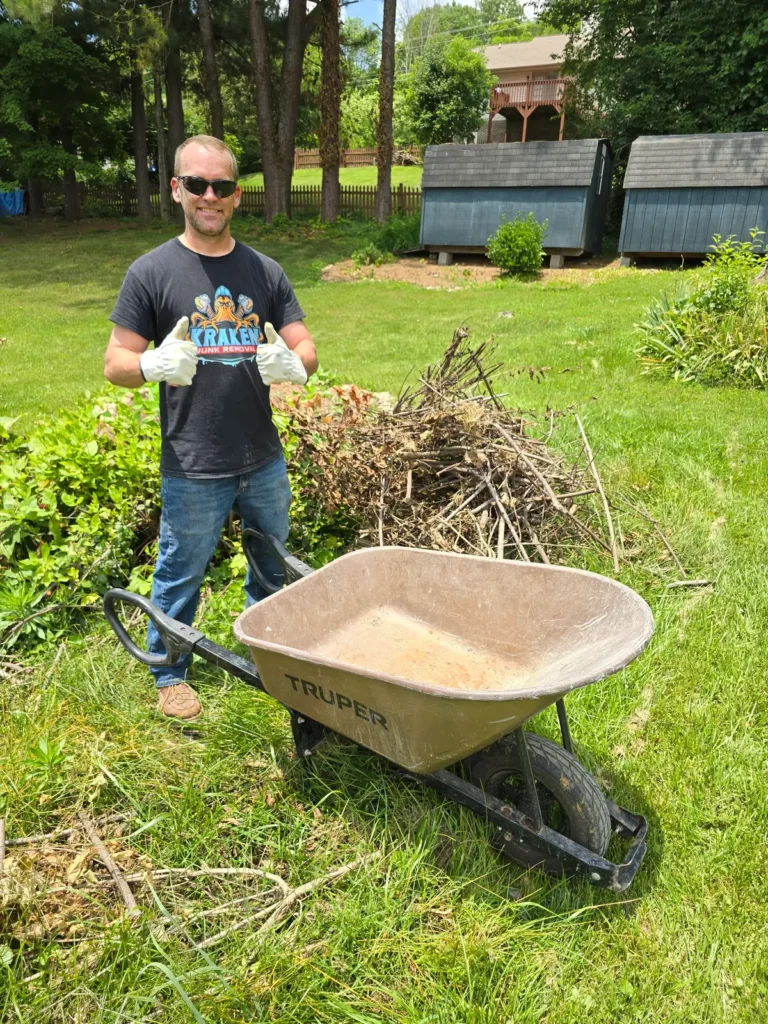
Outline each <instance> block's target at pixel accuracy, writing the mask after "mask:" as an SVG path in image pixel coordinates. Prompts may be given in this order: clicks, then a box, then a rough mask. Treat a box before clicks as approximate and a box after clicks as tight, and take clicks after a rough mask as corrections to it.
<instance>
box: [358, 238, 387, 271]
mask: <svg viewBox="0 0 768 1024" xmlns="http://www.w3.org/2000/svg"><path fill="white" fill-rule="evenodd" d="M393 259H394V257H393V256H392V253H390V252H382V251H381V249H380V248H379V247H378V245H376V243H375V242H369V243H368V244H367V245H364V246H363V247H362V249H357V250H356V251H355V252H353V253H352V261H353V263H354V264H355V266H356V267H371V266H373V267H380V266H381V265H382V263H391V262H392V260H393Z"/></svg>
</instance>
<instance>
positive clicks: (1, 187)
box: [0, 181, 21, 192]
mask: <svg viewBox="0 0 768 1024" xmlns="http://www.w3.org/2000/svg"><path fill="white" fill-rule="evenodd" d="M20 188H21V185H20V184H19V182H18V181H0V192H18V191H19V189H20Z"/></svg>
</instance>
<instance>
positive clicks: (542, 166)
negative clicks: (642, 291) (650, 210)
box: [420, 139, 613, 266]
mask: <svg viewBox="0 0 768 1024" xmlns="http://www.w3.org/2000/svg"><path fill="white" fill-rule="evenodd" d="M612 169H613V158H612V154H611V148H610V146H609V144H608V142H607V141H606V140H605V139H568V140H565V141H562V142H557V141H555V142H526V143H522V142H512V143H497V144H493V143H491V144H490V145H487V144H479V145H478V144H473V145H466V146H461V145H455V144H453V143H449V144H447V145H443V146H427V149H426V152H425V154H424V172H423V175H422V179H421V188H422V201H421V237H420V242H421V245H422V246H423V247H425V248H426V249H428V250H429V251H430V252H438V253H441V254H444V255H443V256H441V258H440V259H441V262H443V263H446V262H447V263H450V262H451V258H450V255H447V254H450V253H456V252H469V253H471V252H477V253H483V252H485V249H486V245H487V242H488V239H489V238H490V236H491V235H493V234H495V232H496V231H497V229H498V227H499V225H500V224H501V223H502V219H503V218H504V217H506V218H507V220H514V218H515V215H516V214H518V213H519V214H521V216H523V217H525V216H527V215H528V214H529V213H533V215H534V217H535V218H536V220H538V221H539V222H541V221H547V231H546V235H545V237H544V250H545V252H547V253H549V254H550V256H552V257H557V259H553V260H552V261H551V262H550V266H562V265H563V259H562V257H564V256H579V255H581V254H582V253H584V252H592V253H596V252H600V247H601V244H602V235H603V224H604V221H605V211H606V206H607V203H608V195H609V193H610V188H611V173H612Z"/></svg>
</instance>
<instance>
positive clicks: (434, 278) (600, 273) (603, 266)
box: [322, 256, 658, 292]
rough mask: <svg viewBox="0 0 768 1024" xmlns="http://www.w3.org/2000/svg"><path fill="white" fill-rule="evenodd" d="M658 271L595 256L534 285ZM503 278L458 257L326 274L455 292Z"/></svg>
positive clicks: (477, 259)
mask: <svg viewBox="0 0 768 1024" xmlns="http://www.w3.org/2000/svg"><path fill="white" fill-rule="evenodd" d="M655 273H658V268H655V267H647V268H642V269H640V268H637V267H631V268H630V267H620V266H619V258H618V256H591V257H584V258H579V259H574V260H569V261H568V262H567V263H566V266H565V268H564V269H563V270H550V269H549V267H544V268H543V269H542V270H540V271H539V273H538V274H537V275H536V276H535V277H531V278H529V279H527V280H525V283H527V284H531V285H539V286H542V285H543V286H548V285H554V286H555V287H557V286H558V285H565V284H580V285H590V284H595V283H596V282H598V281H604V280H606V279H608V278H611V277H619V276H625V275H627V274H655ZM499 277H500V273H499V270H498V267H494V266H492V265H491V264H490V263H489V262H488V260H487V259H485V257H484V256H456V257H455V259H454V262H453V263H452V264H451V266H449V267H440V266H438V265H437V263H436V262H432V261H431V260H429V259H427V258H426V257H414V256H401V257H399V258H398V259H395V260H394V261H393V262H392V263H384V264H382V265H381V266H380V267H356V266H355V264H354V263H353V262H352V260H342V261H341V262H340V263H332V264H330V265H329V266H327V267H325V269H324V270H323V274H322V278H323V280H324V281H405V282H407V283H408V284H415V285H418V286H419V287H420V288H427V289H429V290H435V289H437V290H441V291H449V292H452V291H453V292H455V291H460V290H461V289H462V288H470V287H472V286H473V285H480V284H490V283H491V282H493V281H495V280H497V279H498V278H499Z"/></svg>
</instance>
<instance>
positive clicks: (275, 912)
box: [197, 850, 381, 949]
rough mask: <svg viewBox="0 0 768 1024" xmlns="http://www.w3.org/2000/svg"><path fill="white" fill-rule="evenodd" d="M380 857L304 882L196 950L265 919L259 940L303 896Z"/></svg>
mask: <svg viewBox="0 0 768 1024" xmlns="http://www.w3.org/2000/svg"><path fill="white" fill-rule="evenodd" d="M380 856H381V853H380V852H379V851H378V850H377V851H376V852H374V853H371V854H368V855H367V856H365V857H357V858H356V859H355V860H353V861H352V862H351V863H349V864H345V865H344V866H343V867H340V868H336V870H335V871H329V872H328V874H327V875H321V876H320V878H315V879H313V880H312V881H311V882H305V884H304V885H300V886H298V887H297V888H296V889H291V890H290V892H288V894H287V895H286V896H284V897H283V899H281V900H280V901H279V902H278V903H277V904H273V905H272V906H270V907H265V908H263V909H262V910H259V911H258V912H257V913H256V914H252V915H250V916H249V917H244V918H242V919H241V920H240V921H235V923H234V924H231V925H229V927H228V928H224V929H223V930H222V931H220V932H218V933H217V934H216V935H211V936H210V938H208V939H205V941H204V942H200V943H198V944H197V945H198V948H199V949H209V948H210V947H211V946H214V945H216V943H218V942H221V940H222V939H224V938H226V937H227V936H228V935H231V934H232V933H233V932H236V931H239V930H240V929H241V928H245V927H246V926H247V925H249V924H252V923H253V922H254V921H260V920H263V919H264V918H265V917H266V918H267V920H266V921H265V922H264V924H263V925H262V926H261V927H260V928H259V930H258V932H257V933H256V934H257V936H258V937H259V938H261V937H262V936H263V935H264V934H265V933H266V932H268V931H270V930H271V929H272V928H274V927H275V925H276V924H278V922H279V921H281V920H282V918H284V917H285V915H286V914H287V913H288V911H289V910H290V909H291V907H293V906H294V905H295V904H296V903H298V902H299V900H302V899H303V898H304V897H305V896H307V895H309V893H311V892H314V890H315V889H320V888H322V886H324V885H330V884H331V883H332V882H337V881H338V880H339V879H340V878H343V877H344V876H345V875H348V874H349V873H350V871H354V870H355V869H356V868H359V867H362V866H363V865H364V864H369V863H370V862H371V861H373V860H377V859H378V858H379V857H380Z"/></svg>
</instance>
